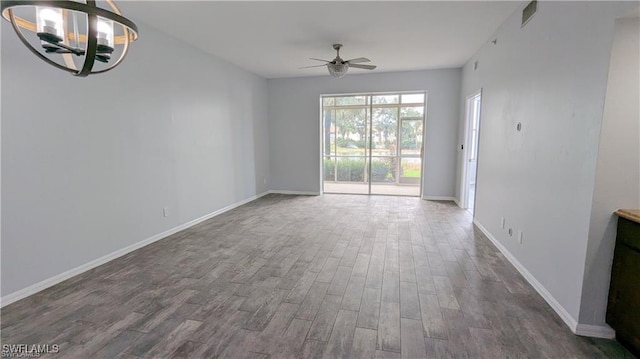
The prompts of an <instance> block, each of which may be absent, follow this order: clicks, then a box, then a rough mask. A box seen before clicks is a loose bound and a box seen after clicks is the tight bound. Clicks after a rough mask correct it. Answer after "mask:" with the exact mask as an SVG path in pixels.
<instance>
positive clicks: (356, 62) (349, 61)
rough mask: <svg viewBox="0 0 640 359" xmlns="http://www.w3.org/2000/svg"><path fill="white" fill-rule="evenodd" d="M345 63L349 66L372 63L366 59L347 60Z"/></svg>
mask: <svg viewBox="0 0 640 359" xmlns="http://www.w3.org/2000/svg"><path fill="white" fill-rule="evenodd" d="M345 62H348V63H349V64H358V63H360V62H371V60H369V59H368V58H366V57H358V58H357V59H351V60H347V61H345Z"/></svg>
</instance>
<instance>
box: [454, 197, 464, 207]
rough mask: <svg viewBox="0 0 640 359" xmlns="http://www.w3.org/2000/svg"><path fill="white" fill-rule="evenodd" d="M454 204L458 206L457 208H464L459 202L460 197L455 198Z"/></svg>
mask: <svg viewBox="0 0 640 359" xmlns="http://www.w3.org/2000/svg"><path fill="white" fill-rule="evenodd" d="M453 202H454V203H455V204H456V206H458V207H460V208H462V206H461V205H460V202H458V197H455V198H454V199H453ZM462 209H466V208H462Z"/></svg>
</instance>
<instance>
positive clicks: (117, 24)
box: [2, 0, 138, 77]
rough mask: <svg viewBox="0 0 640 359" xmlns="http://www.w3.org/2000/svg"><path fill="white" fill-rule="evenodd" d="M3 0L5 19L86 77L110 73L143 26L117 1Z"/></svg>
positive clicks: (33, 47)
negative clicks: (127, 15)
mask: <svg viewBox="0 0 640 359" xmlns="http://www.w3.org/2000/svg"><path fill="white" fill-rule="evenodd" d="M101 3H105V4H106V5H108V7H109V8H110V10H107V9H106V8H103V7H98V6H97V4H96V1H95V0H86V1H83V2H80V1H62V0H57V1H28V0H19V1H2V17H4V18H5V19H6V20H7V21H9V22H11V25H12V26H13V29H14V30H15V32H16V34H17V35H18V38H20V40H21V41H22V43H23V44H24V45H25V46H27V48H29V50H30V51H31V52H32V53H33V54H34V55H36V56H38V57H39V58H40V59H42V60H43V61H45V62H47V63H48V64H50V65H52V66H54V67H57V68H59V69H61V70H65V71H68V72H70V73H72V74H73V75H76V76H80V77H84V76H88V75H92V74H99V73H103V72H107V71H109V70H111V69H113V68H114V67H116V66H117V65H119V64H120V63H121V62H122V60H123V59H124V58H125V56H126V55H127V52H128V51H129V45H130V43H131V42H133V41H135V40H136V39H137V38H138V28H137V26H136V25H135V24H134V23H133V22H132V21H131V20H129V19H127V18H125V17H123V16H122V13H121V12H120V9H119V8H118V7H117V6H116V4H115V3H114V2H113V1H112V0H105V1H101Z"/></svg>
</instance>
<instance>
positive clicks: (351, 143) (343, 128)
mask: <svg viewBox="0 0 640 359" xmlns="http://www.w3.org/2000/svg"><path fill="white" fill-rule="evenodd" d="M334 112H335V122H334V124H335V136H336V137H335V145H336V153H338V154H341V155H350V156H357V155H364V154H365V153H364V152H365V147H366V145H367V142H366V138H367V136H366V133H365V130H366V125H367V121H366V110H365V109H336V110H334Z"/></svg>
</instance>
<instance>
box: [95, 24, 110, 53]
mask: <svg viewBox="0 0 640 359" xmlns="http://www.w3.org/2000/svg"><path fill="white" fill-rule="evenodd" d="M97 38H98V45H105V46H109V47H111V48H113V21H110V20H107V19H104V18H101V17H98V37H97Z"/></svg>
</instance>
